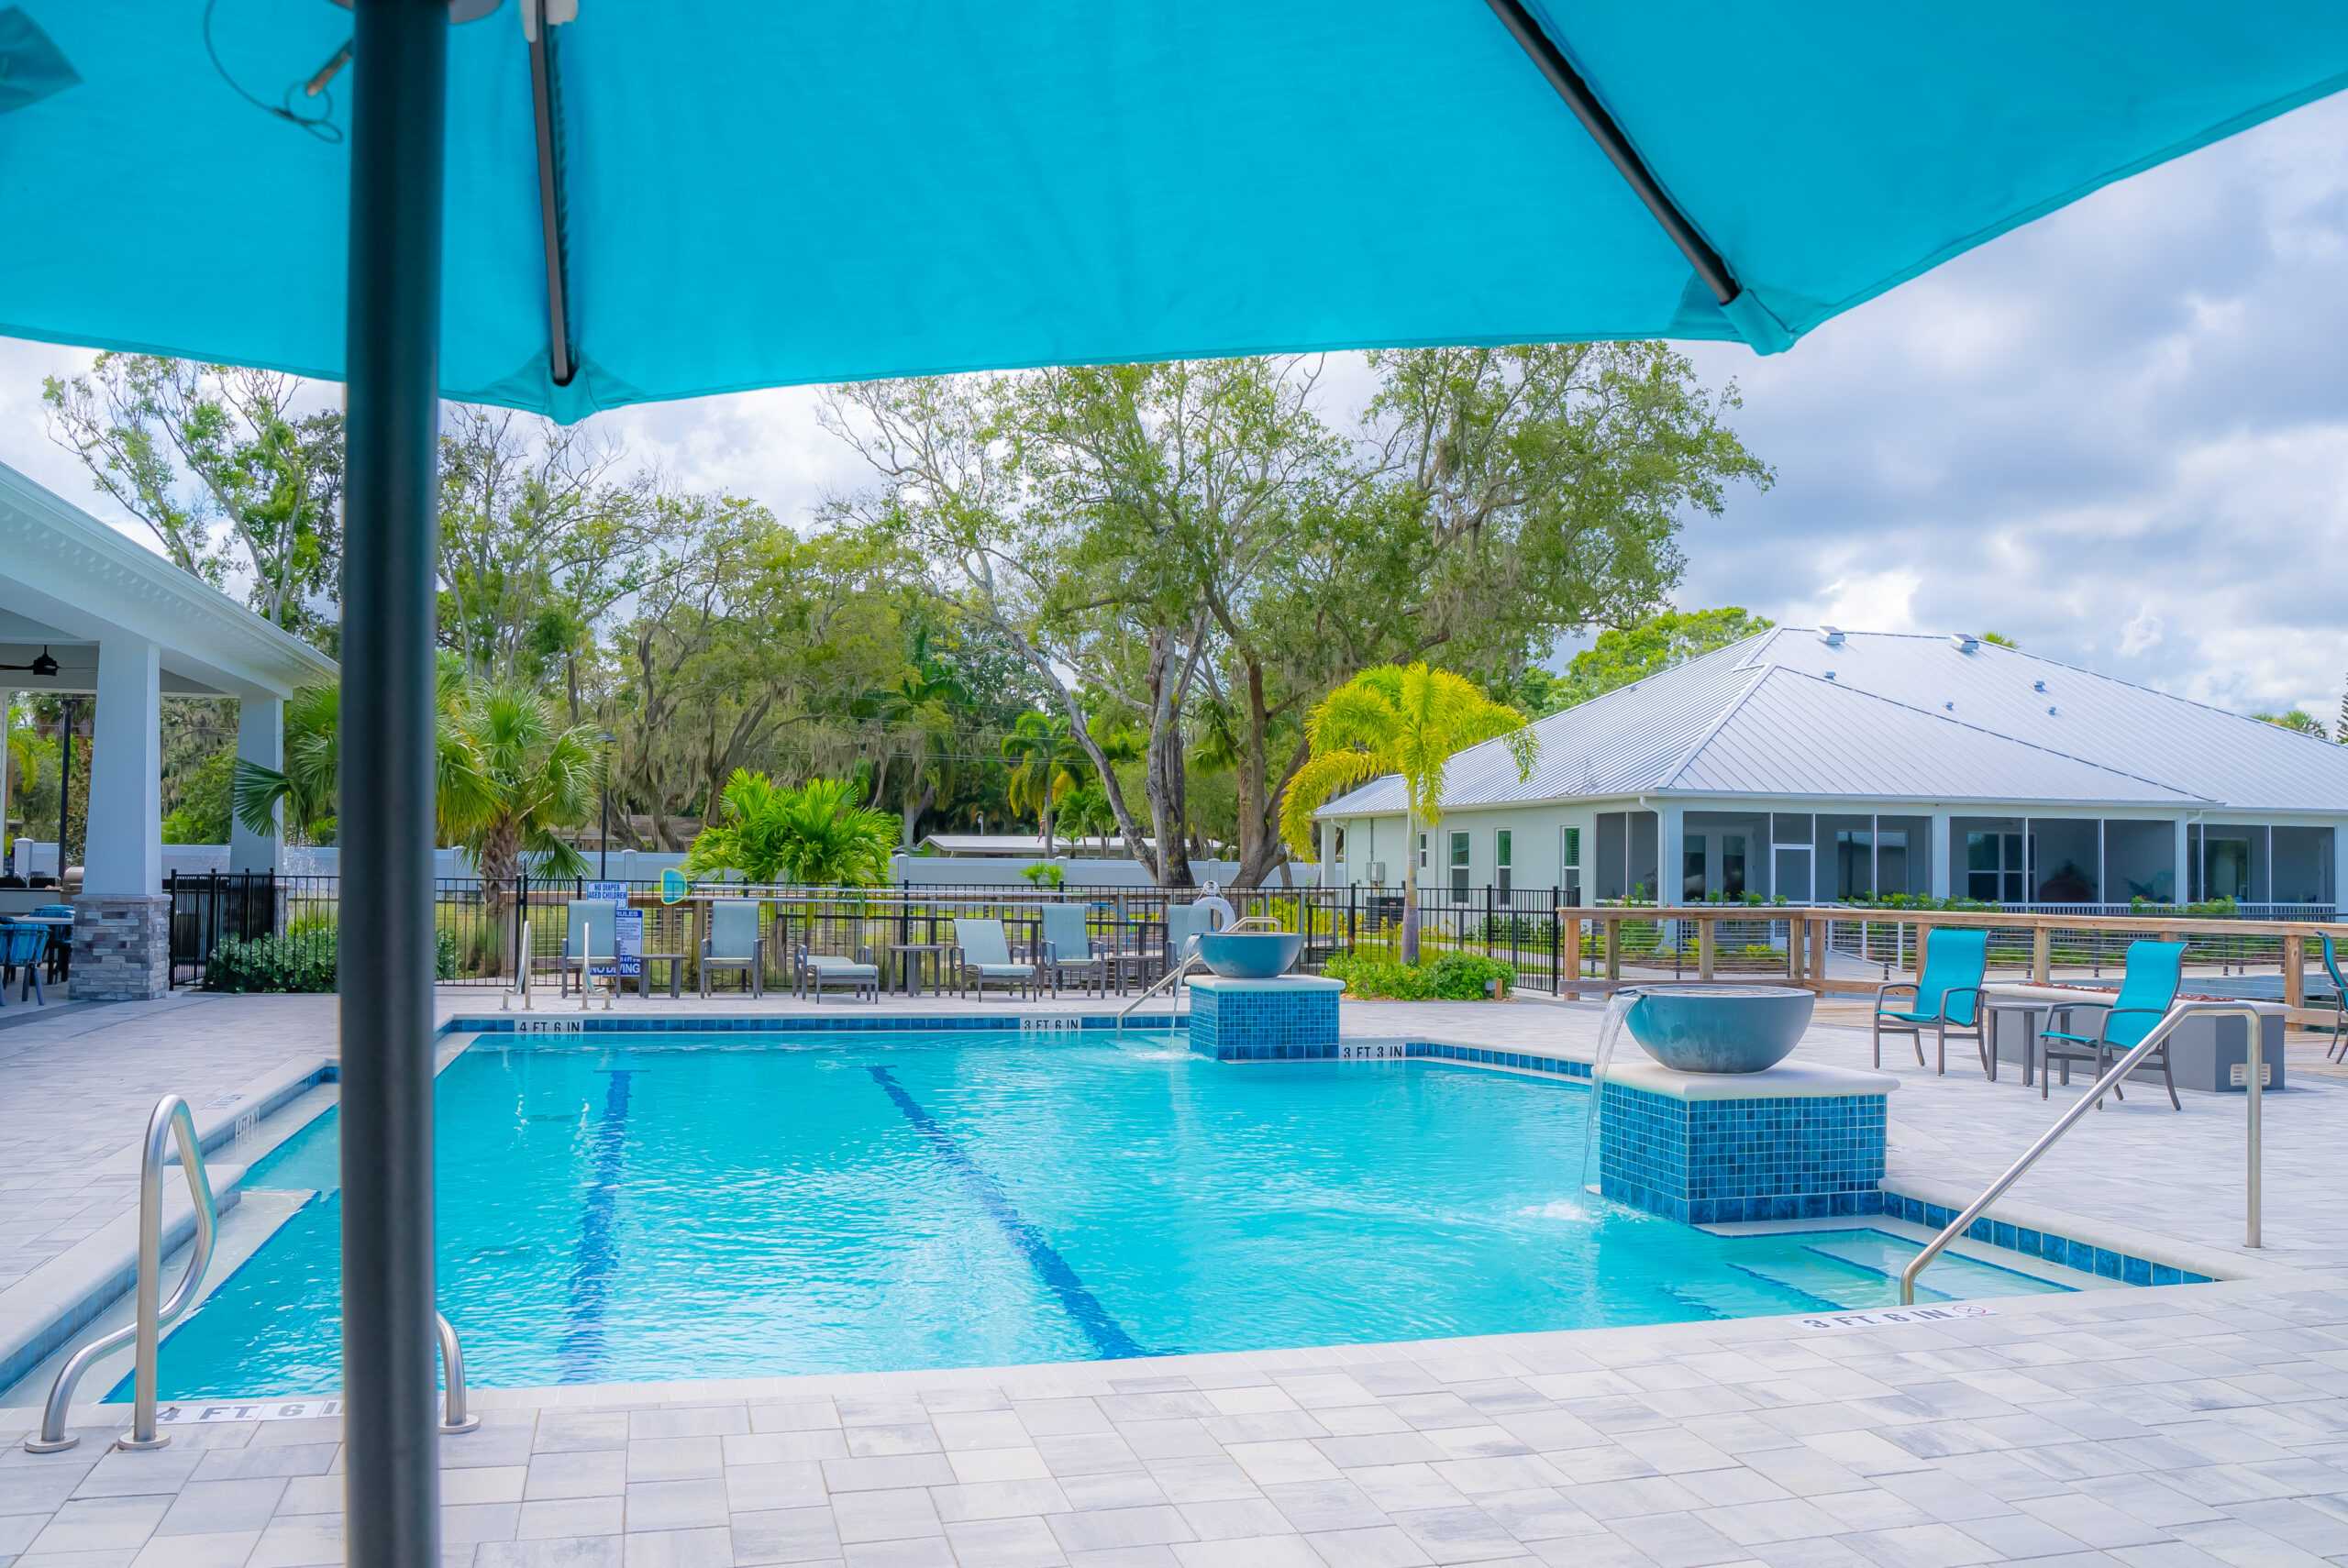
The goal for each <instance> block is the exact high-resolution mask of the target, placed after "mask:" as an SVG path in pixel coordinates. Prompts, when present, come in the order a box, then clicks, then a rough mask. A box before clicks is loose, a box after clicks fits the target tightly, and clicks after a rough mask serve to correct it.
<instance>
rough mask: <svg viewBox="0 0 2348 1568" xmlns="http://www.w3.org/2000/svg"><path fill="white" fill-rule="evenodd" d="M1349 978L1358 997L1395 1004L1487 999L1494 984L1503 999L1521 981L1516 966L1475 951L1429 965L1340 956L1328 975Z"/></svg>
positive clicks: (1349, 985) (1350, 987)
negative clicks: (1489, 986)
mask: <svg viewBox="0 0 2348 1568" xmlns="http://www.w3.org/2000/svg"><path fill="white" fill-rule="evenodd" d="M1322 972H1323V973H1324V974H1325V975H1327V976H1328V977H1330V978H1331V979H1335V980H1343V981H1345V982H1346V989H1347V990H1349V991H1351V992H1352V993H1353V994H1354V995H1356V996H1357V997H1379V998H1383V999H1388V1000H1391V1001H1435V1000H1443V1001H1482V1000H1484V999H1486V997H1487V996H1488V995H1490V993H1489V992H1487V991H1486V989H1485V986H1486V984H1487V983H1488V982H1490V981H1494V980H1497V981H1499V982H1500V988H1499V993H1498V994H1500V995H1501V996H1506V995H1508V994H1509V989H1510V988H1511V987H1512V986H1514V985H1515V983H1516V967H1515V966H1513V965H1512V964H1505V963H1502V962H1501V960H1500V959H1498V958H1487V957H1484V956H1483V955H1480V954H1475V953H1446V954H1445V955H1443V956H1441V957H1439V958H1437V959H1435V960H1434V962H1433V963H1429V964H1397V963H1393V962H1391V961H1390V960H1387V959H1383V958H1370V957H1361V956H1346V955H1338V956H1337V957H1335V958H1332V959H1330V960H1329V962H1328V965H1327V966H1326V967H1325V968H1324V970H1323V971H1322Z"/></svg>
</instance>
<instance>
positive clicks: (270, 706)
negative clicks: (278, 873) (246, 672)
mask: <svg viewBox="0 0 2348 1568" xmlns="http://www.w3.org/2000/svg"><path fill="white" fill-rule="evenodd" d="M237 760H238V761H239V762H249V763H252V764H254V765H255V766H256V767H266V768H269V769H271V770H272V771H279V770H282V769H283V767H285V703H284V701H282V699H280V698H276V697H248V698H246V699H244V700H243V701H241V702H239V703H238V706H237ZM271 815H272V816H274V817H275V818H276V819H277V832H275V833H273V834H270V835H269V836H268V837H266V838H263V837H262V836H261V835H260V834H257V833H254V832H252V831H251V830H250V829H249V828H247V827H246V826H245V824H244V823H240V822H238V821H237V820H236V818H235V815H234V814H233V813H231V815H230V817H229V821H228V869H229V870H231V871H275V870H278V869H280V868H281V867H282V860H281V858H280V856H279V854H278V850H279V847H280V845H282V844H283V843H284V834H285V808H284V806H283V805H282V804H280V805H279V806H278V808H277V809H276V810H275V811H274V812H271Z"/></svg>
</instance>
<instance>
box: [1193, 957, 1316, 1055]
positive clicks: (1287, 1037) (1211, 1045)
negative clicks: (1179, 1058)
mask: <svg viewBox="0 0 2348 1568" xmlns="http://www.w3.org/2000/svg"><path fill="white" fill-rule="evenodd" d="M1190 986H1191V1050H1193V1051H1196V1052H1198V1053H1199V1054H1200V1055H1203V1056H1213V1058H1214V1059H1215V1060H1216V1061H1218V1062H1311V1061H1318V1060H1321V1059H1322V1058H1324V1057H1326V1058H1331V1059H1334V1058H1335V1056H1336V1055H1337V995H1338V993H1339V992H1341V991H1343V990H1344V989H1345V988H1346V983H1345V982H1344V981H1343V980H1330V979H1324V978H1323V977H1320V976H1318V975H1282V976H1280V977H1279V978H1278V979H1272V980H1227V979H1225V978H1224V977H1222V976H1221V975H1202V976H1200V977H1198V978H1197V979H1194V980H1192V981H1191V982H1190Z"/></svg>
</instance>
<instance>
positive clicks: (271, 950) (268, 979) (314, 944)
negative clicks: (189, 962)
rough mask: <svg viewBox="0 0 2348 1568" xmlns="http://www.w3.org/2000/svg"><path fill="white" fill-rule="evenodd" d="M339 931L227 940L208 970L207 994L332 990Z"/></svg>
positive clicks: (215, 949) (205, 970) (213, 952)
mask: <svg viewBox="0 0 2348 1568" xmlns="http://www.w3.org/2000/svg"><path fill="white" fill-rule="evenodd" d="M335 947H336V941H335V933H333V932H332V931H319V932H312V933H308V934H306V935H303V936H255V937H251V938H247V937H242V936H224V937H222V938H221V939H220V941H219V943H218V944H217V945H216V946H215V947H214V948H213V949H212V961H211V962H210V963H209V964H207V965H205V969H204V988H205V990H207V991H301V992H315V991H330V990H332V989H334V977H335Z"/></svg>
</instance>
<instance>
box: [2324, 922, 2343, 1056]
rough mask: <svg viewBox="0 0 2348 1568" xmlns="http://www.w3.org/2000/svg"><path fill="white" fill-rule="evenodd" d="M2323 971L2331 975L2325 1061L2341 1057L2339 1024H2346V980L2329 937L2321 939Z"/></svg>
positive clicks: (2338, 956)
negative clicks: (2328, 1026)
mask: <svg viewBox="0 0 2348 1568" xmlns="http://www.w3.org/2000/svg"><path fill="white" fill-rule="evenodd" d="M2323 972H2324V973H2325V974H2327V975H2329V976H2331V1044H2330V1045H2329V1046H2327V1047H2326V1048H2325V1050H2324V1053H2323V1059H2324V1060H2325V1061H2327V1062H2337V1061H2340V1060H2342V1058H2343V1055H2348V1053H2343V1052H2342V1045H2341V1041H2342V1033H2341V1026H2342V1024H2348V980H2342V978H2341V977H2340V955H2338V954H2337V953H2335V952H2333V951H2332V948H2331V937H2330V936H2328V935H2327V936H2325V937H2324V939H2323Z"/></svg>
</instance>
